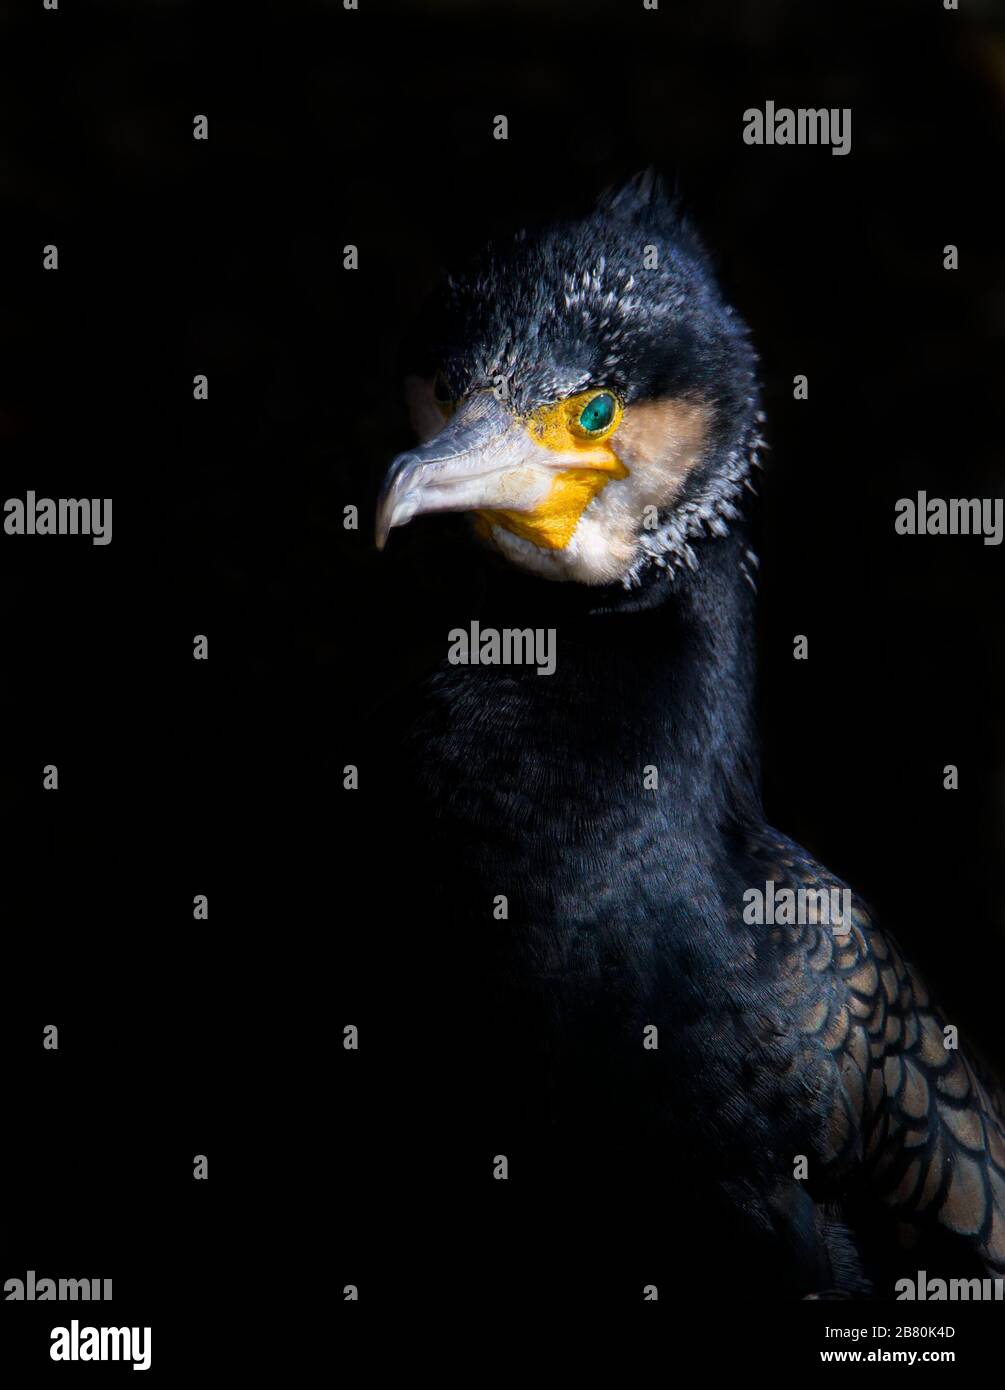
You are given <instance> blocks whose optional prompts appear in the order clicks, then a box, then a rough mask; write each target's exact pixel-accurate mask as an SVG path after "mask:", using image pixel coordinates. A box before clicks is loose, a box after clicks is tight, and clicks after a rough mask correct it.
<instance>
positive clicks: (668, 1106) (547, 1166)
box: [397, 178, 1005, 1297]
mask: <svg viewBox="0 0 1005 1390" xmlns="http://www.w3.org/2000/svg"><path fill="white" fill-rule="evenodd" d="M646 245H656V246H657V247H658V248H659V249H660V252H661V255H660V259H659V268H658V270H656V271H655V272H653V273H651V274H645V273H642V272H641V271H640V270H639V268H638V266H639V258H640V256H641V255H642V248H643V247H644V246H646ZM612 294H613V295H614V300H613V301H612V298H611V296H612ZM612 304H613V305H614V306H621V307H618V308H616V307H612ZM421 341H422V342H424V343H425V344H426V346H425V348H422V349H420V351H419V353H418V356H417V357H416V359H415V362H414V367H415V369H416V371H417V372H418V374H419V375H420V376H421V375H423V374H425V375H427V376H428V375H431V374H432V373H433V372H435V371H437V370H438V371H439V372H440V373H441V374H442V378H443V379H444V380H445V381H446V382H447V383H448V385H449V393H450V396H451V397H452V398H453V399H455V400H459V401H463V400H464V399H465V398H466V397H470V396H471V395H472V393H477V392H478V391H483V390H485V389H487V388H488V387H489V386H490V385H491V383H492V382H494V381H498V378H499V377H500V375H501V376H503V377H504V378H505V380H506V382H507V385H508V399H509V400H510V401H511V403H512V409H513V410H514V412H515V413H516V414H517V415H519V416H523V415H527V414H529V413H530V412H532V411H534V410H535V409H537V408H538V407H539V406H540V405H541V403H542V402H546V401H548V400H549V399H551V398H552V397H554V395H555V394H556V392H557V393H559V394H561V393H562V392H568V391H569V390H571V389H573V387H574V388H575V389H576V390H582V389H583V388H584V387H595V386H596V387H599V386H604V387H610V388H612V389H613V390H615V391H616V392H617V393H618V395H619V397H620V398H621V399H622V400H623V401H624V402H625V408H626V410H627V411H630V410H631V408H632V403H633V402H645V401H660V400H666V399H678V400H679V399H682V400H686V401H688V402H691V403H695V402H697V403H699V404H700V405H701V406H703V407H707V419H708V421H709V426H708V432H707V435H706V438H705V445H704V448H703V449H702V451H701V456H700V458H699V459H698V461H697V462H696V463H695V465H694V466H693V467H692V468H690V469H689V471H688V472H687V474H686V477H684V478H683V479H682V480H681V483H680V487H679V490H678V491H677V492H676V493H675V495H674V496H673V498H672V500H671V501H670V502H669V503H668V505H667V506H666V507H664V508H662V509H661V511H660V515H659V518H658V525H657V526H656V527H655V528H654V529H651V530H642V529H640V531H639V535H638V550H637V552H636V554H635V556H634V557H633V560H632V563H631V564H630V565H629V566H628V567H627V568H626V570H625V573H624V575H623V576H622V577H621V578H620V579H619V580H618V581H617V582H614V583H595V584H591V583H581V582H576V581H575V580H573V581H570V582H558V583H556V582H553V580H552V579H550V578H546V577H541V576H539V575H535V574H527V573H522V572H520V571H519V570H518V569H516V568H514V567H513V566H512V565H510V564H507V563H506V562H505V561H502V560H500V559H499V558H498V557H497V556H493V555H490V554H488V553H486V554H485V556H484V560H483V565H484V571H485V584H486V587H485V589H484V591H483V593H482V594H481V596H480V598H479V599H478V601H477V607H478V612H477V613H475V612H473V611H471V608H472V607H473V606H474V602H475V601H474V600H469V599H467V598H466V597H464V596H461V595H459V597H458V606H457V616H458V619H459V620H462V621H464V622H467V621H468V620H469V619H470V618H472V617H475V616H477V617H478V618H479V619H480V621H481V622H482V624H483V626H488V625H492V624H495V625H496V626H498V627H507V628H513V627H518V628H523V627H531V628H554V630H555V632H556V634H557V643H558V647H557V654H558V657H557V665H556V670H555V673H554V674H553V675H551V676H548V677H542V676H540V675H538V674H537V673H536V671H535V669H534V668H533V667H532V666H509V667H506V666H491V665H480V666H452V665H450V664H449V663H448V662H447V661H446V660H444V662H443V663H442V665H441V666H440V667H439V669H437V670H436V672H435V673H434V674H433V675H432V676H431V677H430V678H429V679H428V680H427V681H425V682H424V684H423V685H422V688H421V690H420V691H419V692H418V694H417V695H416V697H415V700H414V702H413V703H412V704H410V706H409V708H408V709H407V711H405V712H404V714H403V720H404V723H405V726H406V734H405V740H404V747H403V753H402V757H403V759H404V761H403V764H402V766H401V768H399V773H398V777H397V785H398V786H399V788H400V794H401V798H402V799H401V802H400V804H399V805H398V807H397V813H398V816H399V817H400V823H401V824H402V825H406V826H407V827H408V830H407V839H408V843H409V845H410V849H411V853H410V857H409V858H408V860H407V881H408V889H409V893H410V894H414V895H415V896H417V897H418V898H419V899H421V900H422V901H423V902H426V903H428V904H430V905H433V907H434V911H435V913H436V917H437V922H438V927H437V940H436V942H435V944H433V945H432V946H431V947H430V948H429V950H428V951H425V950H424V951H423V953H422V954H421V956H419V957H417V958H416V959H415V960H414V961H413V966H414V968H415V970H416V971H417V978H418V979H420V980H423V981H424V983H425V987H426V988H427V990H428V996H429V998H430V1001H431V1009H435V1010H439V1011H440V1012H439V1014H438V1015H437V1016H444V1017H445V1018H446V1019H447V1021H448V1024H447V1032H448V1034H449V1035H450V1037H451V1038H452V1039H453V1042H452V1043H447V1044H445V1047H446V1048H447V1050H449V1048H450V1047H453V1048H454V1049H455V1054H454V1056H453V1060H444V1061H442V1062H441V1064H440V1066H439V1068H438V1079H437V1081H436V1083H435V1084H432V1085H430V1087H429V1095H430V1105H431V1108H432V1111H433V1112H435V1113H439V1114H440V1115H441V1116H442V1114H443V1113H444V1112H445V1111H447V1110H449V1109H450V1108H451V1105H452V1104H453V1103H454V1102H456V1104H457V1105H459V1106H461V1107H462V1108H463V1111H464V1114H465V1121H466V1123H467V1122H470V1126H471V1129H472V1132H473V1133H477V1134H478V1135H479V1139H478V1143H477V1144H476V1145H475V1148H476V1149H477V1148H478V1145H479V1144H484V1146H485V1152H486V1153H487V1152H489V1151H492V1152H501V1153H506V1154H507V1155H508V1156H509V1158H510V1160H511V1162H512V1163H513V1165H514V1167H519V1166H520V1165H521V1164H522V1165H524V1167H525V1168H526V1167H534V1166H536V1169H537V1171H538V1173H539V1176H540V1179H541V1182H542V1183H543V1184H544V1190H546V1191H550V1192H552V1193H556V1192H565V1191H567V1190H571V1189H573V1188H574V1189H575V1190H576V1191H577V1192H578V1193H579V1196H580V1199H581V1201H582V1202H585V1203H586V1207H585V1210H586V1211H587V1212H594V1213H595V1212H597V1211H600V1212H606V1213H608V1217H609V1213H610V1212H611V1211H618V1212H621V1213H624V1216H625V1220H631V1221H636V1222H637V1221H640V1220H641V1221H645V1222H648V1223H650V1224H651V1228H652V1230H653V1231H654V1232H655V1233H656V1234H655V1235H654V1239H656V1240H662V1241H670V1242H672V1243H673V1248H674V1250H675V1258H676V1259H677V1260H679V1262H680V1266H681V1268H683V1269H686V1270H687V1277H688V1281H689V1283H690V1284H693V1285H694V1286H695V1287H697V1288H700V1287H702V1283H701V1281H702V1280H704V1279H708V1280H716V1279H719V1280H721V1279H722V1278H723V1277H724V1275H726V1276H728V1277H729V1278H730V1279H734V1278H735V1279H738V1280H740V1281H743V1283H744V1284H745V1286H746V1287H748V1288H751V1289H753V1288H756V1291H757V1292H761V1293H764V1292H768V1293H777V1294H780V1295H786V1296H793V1297H805V1296H809V1295H820V1294H825V1295H826V1294H828V1293H834V1292H838V1293H848V1294H867V1293H870V1292H871V1293H874V1294H876V1295H878V1296H883V1297H892V1296H893V1292H894V1291H893V1286H892V1284H893V1280H894V1279H896V1278H897V1277H900V1276H901V1275H907V1276H910V1275H912V1274H913V1272H914V1271H915V1270H916V1269H918V1268H925V1269H927V1270H928V1271H929V1272H930V1273H934V1272H936V1271H939V1272H942V1273H943V1274H944V1275H945V1276H946V1277H967V1276H970V1275H973V1274H975V1273H980V1272H985V1271H987V1272H992V1273H994V1272H997V1273H1001V1272H1002V1271H1003V1270H1005V1127H1003V1121H1002V1113H1003V1112H1002V1107H1001V1101H1000V1099H996V1093H995V1091H994V1087H993V1083H992V1082H991V1080H990V1079H989V1078H988V1077H987V1075H986V1074H985V1073H984V1072H983V1071H982V1070H981V1069H980V1067H979V1065H978V1063H977V1062H976V1061H975V1060H974V1059H973V1058H972V1057H971V1056H970V1055H969V1054H968V1053H967V1052H966V1050H965V1048H963V1047H961V1048H960V1049H955V1050H954V1049H948V1050H947V1048H946V1047H945V1046H944V1045H943V1042H944V1039H943V1032H942V1029H943V1024H944V1019H943V1017H942V1015H941V1014H940V1013H939V1012H938V1011H937V1009H936V1008H935V1007H934V1006H933V1005H932V1004H931V1003H930V1001H929V997H928V994H927V991H926V989H925V986H924V985H923V983H922V982H921V980H920V978H919V977H918V975H917V973H916V972H915V970H914V969H913V968H912V967H911V966H910V965H908V964H907V963H906V962H905V961H904V959H903V957H902V956H901V954H900V952H899V949H898V947H897V946H896V944H895V943H894V941H893V940H892V938H890V937H889V936H887V935H885V934H884V933H883V932H882V931H881V930H880V929H879V928H878V926H877V925H876V924H875V923H874V922H873V920H872V918H871V915H870V913H869V911H868V909H867V908H866V907H865V906H864V905H863V904H862V903H861V902H859V901H858V899H857V898H856V899H854V900H853V910H852V913H851V920H850V921H844V922H842V923H841V924H840V926H841V930H840V931H835V929H834V926H833V925H832V924H827V923H820V922H814V921H808V922H804V923H803V924H801V925H795V924H794V925H764V926H758V925H756V924H750V923H748V922H746V921H745V920H744V916H743V903H744V893H745V892H746V891H747V890H748V889H750V888H757V887H763V886H764V885H765V883H766V882H767V881H768V880H771V881H773V882H774V883H775V884H776V885H777V887H778V889H781V888H783V887H791V888H793V889H798V888H800V887H809V888H830V887H834V888H838V889H843V888H844V887H845V885H843V884H841V883H840V882H839V881H838V880H837V879H835V877H834V876H833V875H831V874H830V873H829V872H828V871H827V870H826V869H825V868H824V867H823V866H821V865H820V864H817V863H815V862H814V861H813V859H812V858H811V857H810V856H809V855H808V854H807V853H806V852H805V851H804V850H802V849H800V848H799V846H797V845H795V844H794V843H792V842H791V841H790V840H788V839H787V838H786V837H785V836H784V835H783V834H781V833H780V832H778V831H776V830H774V829H773V828H772V827H771V826H769V825H768V824H766V822H765V818H764V813H763V810H762V806H761V792H760V770H759V755H758V741H757V732H756V727H755V721H754V716H753V709H752V702H753V691H754V682H755V657H754V616H753V610H754V589H753V584H752V582H751V579H752V574H753V567H754V564H755V561H754V558H753V556H752V554H751V551H750V542H749V537H748V522H747V514H746V513H747V499H748V498H749V496H750V490H749V489H748V488H747V486H746V484H747V482H748V481H749V478H750V475H751V472H752V470H753V469H754V468H756V465H757V457H756V454H757V449H758V447H759V444H760V438H759V432H760V428H761V417H760V414H759V403H758V394H757V387H756V380H755V360H754V355H753V351H752V349H751V347H750V344H749V340H748V336H747V333H746V330H745V328H744V326H743V324H742V323H741V322H740V320H739V319H738V317H737V316H736V315H735V313H733V311H732V310H730V309H729V308H728V306H726V305H725V304H724V303H723V301H722V299H721V296H720V294H719V292H718V290H717V288H716V286H715V282H714V278H713V275H712V271H711V268H710V264H709V261H708V258H707V256H706V254H705V252H704V251H703V250H702V248H701V246H700V244H699V243H698V241H697V238H696V237H695V235H694V233H693V232H692V231H691V230H690V229H689V228H688V227H687V225H686V223H685V222H684V220H683V219H682V218H681V215H680V213H679V211H678V209H677V208H676V207H675V206H674V204H673V203H672V201H671V200H669V199H667V198H666V197H665V196H664V194H663V193H662V191H661V189H660V187H659V185H658V184H657V183H656V182H655V181H653V180H652V179H650V178H645V179H641V180H635V181H633V182H632V183H631V184H630V185H629V186H628V187H627V188H626V189H625V190H623V191H622V192H620V193H619V194H616V195H613V196H611V197H608V198H607V199H605V200H603V201H602V203H601V205H600V207H599V208H598V210H597V211H595V212H594V213H593V214H591V215H590V216H589V217H587V218H586V219H584V220H583V221H582V222H580V223H569V224H563V225H562V226H559V227H554V228H547V229H545V230H544V231H543V232H542V233H538V234H535V235H521V236H520V237H518V238H517V239H515V240H514V241H513V243H512V244H511V245H509V246H507V247H505V248H503V249H501V250H495V251H491V250H490V251H489V252H488V253H487V254H486V256H485V257H483V258H482V260H481V261H480V262H479V263H478V264H477V265H476V266H475V267H474V268H473V269H472V270H471V271H470V272H468V273H467V274H466V275H464V276H460V277H458V278H457V279H456V280H453V281H451V282H450V284H449V285H448V287H447V288H446V290H445V293H444V295H443V297H442V299H441V300H440V302H439V304H438V306H437V308H436V309H435V311H434V313H433V315H432V317H431V319H430V320H429V321H428V323H427V324H426V325H425V328H424V336H423V337H422V339H421ZM418 456H420V457H421V451H418ZM466 605H467V606H466ZM646 768H655V769H657V771H658V787H656V788H655V789H649V788H648V787H647V786H646V782H645V776H644V770H645V769H646ZM499 895H504V896H505V898H506V900H507V906H508V915H507V916H506V917H505V918H504V919H499V918H498V917H496V916H494V915H493V904H494V903H495V902H496V900H497V898H498V896H499ZM447 961H452V962H455V963H456V962H458V961H461V962H462V968H461V970H460V972H459V973H458V972H456V971H453V972H451V971H450V970H447V969H446V968H445V964H444V963H445V962H447ZM433 1001H435V1005H434V1003H433ZM652 1025H655V1026H656V1028H657V1029H658V1039H659V1046H658V1049H656V1050H652V1049H646V1048H645V1047H644V1046H643V1037H644V1035H645V1030H646V1029H647V1028H649V1027H651V1026H652ZM451 1077H452V1078H453V1082H451ZM452 1085H453V1089H451V1086H452ZM437 1086H439V1087H441V1088H443V1091H442V1093H441V1094H440V1096H439V1098H438V1099H437V1098H436V1097H435V1096H434V1095H433V1094H432V1093H433V1092H434V1091H435V1090H436V1089H437ZM479 1152H481V1150H480V1149H479ZM800 1158H802V1159H804V1160H805V1176H796V1175H795V1174H796V1172H797V1170H798V1171H802V1169H801V1167H800V1163H799V1160H800ZM590 1219H592V1218H590ZM599 1219H600V1220H602V1221H603V1220H605V1219H608V1218H606V1217H600V1218H599ZM639 1278H640V1279H641V1278H642V1272H641V1271H640V1273H639Z"/></svg>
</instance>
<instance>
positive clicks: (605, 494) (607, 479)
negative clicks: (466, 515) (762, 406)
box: [377, 173, 760, 588]
mask: <svg viewBox="0 0 1005 1390" xmlns="http://www.w3.org/2000/svg"><path fill="white" fill-rule="evenodd" d="M406 386H407V391H408V397H409V405H410V413H411V417H412V422H413V424H414V426H415V428H416V430H417V431H418V434H419V436H420V438H421V440H422V443H421V444H420V445H419V446H418V447H417V448H415V449H413V450H410V451H409V452H408V453H405V454H401V455H400V456H399V457H398V458H396V459H395V460H394V462H393V463H392V465H391V467H390V470H389V471H388V475H387V478H386V480H385V483H384V487H383V491H382V494H381V498H380V502H379V504H378V516H377V544H378V546H383V544H384V542H385V540H386V539H387V535H388V532H389V531H390V529H391V528H392V527H393V526H403V525H404V524H405V523H406V522H408V521H410V520H411V519H412V518H413V517H415V516H420V515H422V514H424V513H427V512H444V511H466V512H471V513H472V514H473V517H474V520H475V525H476V528H477V530H478V532H479V534H480V535H481V536H482V537H483V538H484V539H485V540H486V542H487V543H489V544H490V545H492V546H494V547H495V548H496V549H497V550H499V551H500V552H501V553H502V554H503V555H504V556H505V557H506V558H507V559H508V560H509V561H511V562H512V563H513V564H515V565H517V566H518V567H520V568H521V569H524V570H527V571H530V572H532V573H534V574H538V575H543V576H546V577H548V578H551V579H557V580H573V581H578V582H579V583H583V584H594V585H597V584H611V583H615V582H618V581H620V582H621V583H622V584H624V585H625V587H627V588H630V587H632V586H633V585H635V584H637V583H641V582H643V579H644V577H645V576H647V575H650V574H651V573H652V571H653V570H654V568H659V569H663V570H669V571H670V572H671V574H672V573H673V572H674V571H675V570H677V569H678V568H679V567H680V566H681V565H690V566H693V565H694V564H695V563H696V559H695V551H694V549H693V547H692V544H691V542H692V541H693V540H694V539H695V538H696V537H697V536H699V535H702V534H709V533H711V534H713V535H714V534H721V533H722V532H724V531H725V530H726V529H727V528H728V525H729V522H730V521H731V520H732V519H734V518H735V517H736V516H737V514H738V513H737V508H736V503H737V501H738V499H739V496H740V492H741V490H742V488H743V485H744V482H745V480H746V477H747V473H748V471H749V469H750V467H751V465H752V463H756V449H757V446H758V444H759V443H760V440H759V438H758V434H757V421H758V420H759V419H760V416H759V414H758V405H757V386H756V380H755V358H754V354H753V351H752V349H751V347H750V344H749V341H748V337H747V332H746V329H745V327H744V325H743V323H742V322H741V320H740V319H739V317H738V316H737V315H736V314H735V313H734V311H733V310H732V309H731V308H730V307H729V306H728V305H726V304H725V303H724V302H723V300H722V298H721V295H720V293H719V290H718V288H717V286H716V284H715V281H714V278H713V275H712V271H711V268H710V265H709V262H708V258H707V255H706V253H705V251H704V249H703V247H702V246H701V244H700V242H699V241H698V238H697V236H696V235H695V233H694V231H693V230H692V229H691V227H690V226H689V225H688V223H687V221H686V220H685V219H684V217H683V216H682V215H681V213H680V211H679V208H678V207H677V205H676V203H675V201H674V200H672V199H671V198H669V197H668V196H667V194H666V193H665V191H664V189H663V187H662V184H661V183H660V182H659V180H657V179H656V178H654V177H653V175H652V174H651V173H646V174H643V175H639V176H637V177H636V178H635V179H633V180H631V181H630V182H629V183H628V184H627V185H626V186H625V187H624V188H622V189H620V190H619V191H617V192H614V193H610V194H607V195H605V196H604V197H602V198H601V200H600V202H599V204H598V205H597V207H596V208H595V209H594V211H593V212H592V213H591V214H590V215H588V216H587V217H585V218H583V219H582V220H580V221H576V222H570V223H565V224H560V225H553V226H549V227H546V228H545V229H543V230H542V231H539V232H537V233H533V234H531V233H527V232H519V233H518V234H517V235H516V236H515V237H514V238H513V240H512V242H511V243H510V244H509V245H506V246H503V247H501V248H500V247H493V246H489V247H488V248H487V249H486V251H485V252H484V253H483V254H482V255H481V257H480V258H479V259H478V260H477V261H476V262H475V263H474V265H472V266H471V267H470V268H469V270H468V271H467V272H466V273H465V274H463V275H460V276H455V277H451V278H450V279H448V281H447V283H446V287H445V291H444V293H443V294H442V295H441V296H440V298H439V300H438V301H437V302H436V304H435V306H434V310H433V315H432V322H431V323H428V324H427V325H426V327H425V330H424V332H423V335H422V347H421V348H420V349H419V351H418V354H417V360H415V361H414V362H413V367H412V371H411V373H410V375H409V376H408V378H407V382H406Z"/></svg>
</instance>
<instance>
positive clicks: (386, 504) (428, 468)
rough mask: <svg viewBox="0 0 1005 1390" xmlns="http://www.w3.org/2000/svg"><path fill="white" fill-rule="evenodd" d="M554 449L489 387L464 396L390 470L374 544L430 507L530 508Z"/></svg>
mask: <svg viewBox="0 0 1005 1390" xmlns="http://www.w3.org/2000/svg"><path fill="white" fill-rule="evenodd" d="M554 467H555V459H554V455H552V456H551V457H549V455H548V451H547V450H544V449H542V448H540V446H538V445H537V444H535V442H534V440H533V439H532V438H531V437H530V435H529V434H528V432H527V430H526V428H525V427H524V425H523V424H522V423H521V421H520V420H519V419H518V418H517V416H516V415H514V414H513V412H512V410H511V409H510V408H509V407H508V406H506V405H505V404H503V403H502V402H501V401H499V400H497V399H496V397H495V396H494V395H493V393H492V392H491V391H479V392H477V393H476V394H475V395H473V396H470V397H468V398H467V399H466V400H464V401H462V402H461V405H460V406H459V407H458V410H457V412H456V413H455V414H454V415H453V416H452V417H451V419H450V420H449V421H448V422H447V424H446V425H445V426H444V428H443V429H442V430H441V431H440V432H439V434H437V435H435V436H434V437H433V438H432V439H430V440H428V441H427V442H426V443H425V444H421V445H420V446H419V447H418V448H416V449H410V450H409V451H408V453H407V454H399V455H398V457H397V458H396V459H395V460H394V462H393V463H392V464H391V467H390V468H389V469H388V472H387V477H386V478H385V479H384V486H383V487H382V489H381V493H380V499H379V501H378V503H377V548H378V550H383V548H384V545H385V542H386V541H387V537H388V533H389V532H390V530H391V528H392V527H393V526H404V525H405V524H406V523H407V522H409V521H411V520H412V518H413V517H416V516H423V515H425V514H427V513H429V512H468V511H481V510H487V511H510V512H529V511H532V510H533V509H534V508H535V507H536V506H537V505H538V504H539V503H540V502H541V501H542V500H543V499H544V498H545V497H546V496H547V494H548V490H549V488H550V486H551V483H552V481H553V477H554V472H553V470H554Z"/></svg>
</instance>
